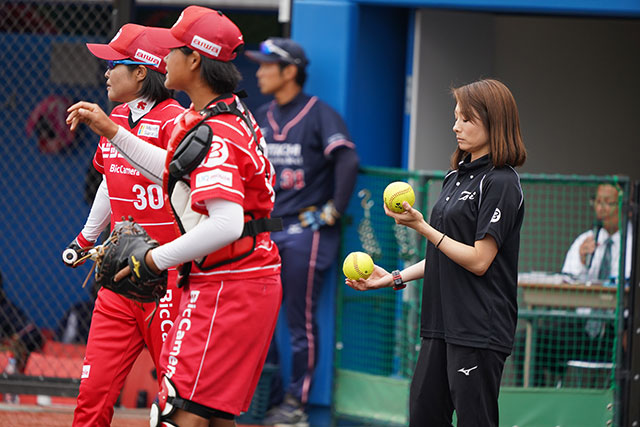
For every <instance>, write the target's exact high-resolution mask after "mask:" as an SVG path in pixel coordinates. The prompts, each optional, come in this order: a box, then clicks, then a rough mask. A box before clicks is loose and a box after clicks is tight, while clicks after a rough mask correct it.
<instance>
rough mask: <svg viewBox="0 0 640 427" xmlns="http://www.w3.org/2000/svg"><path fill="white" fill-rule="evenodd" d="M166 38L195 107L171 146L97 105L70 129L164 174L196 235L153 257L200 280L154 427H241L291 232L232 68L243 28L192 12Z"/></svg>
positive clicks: (167, 348) (154, 264)
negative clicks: (155, 142) (281, 218)
mask: <svg viewBox="0 0 640 427" xmlns="http://www.w3.org/2000/svg"><path fill="white" fill-rule="evenodd" d="M156 41H157V43H158V44H160V45H163V46H167V47H170V48H172V49H171V53H170V54H169V55H168V56H167V58H166V61H167V80H166V83H165V84H166V86H167V87H168V88H171V89H176V90H183V91H185V92H186V93H187V94H188V95H189V97H190V98H191V100H192V101H193V106H192V108H191V109H189V110H188V111H187V112H186V113H185V114H184V115H183V116H181V117H180V118H179V120H178V123H177V125H176V130H175V131H174V134H173V135H172V137H171V141H170V143H169V147H168V149H167V150H162V149H159V148H156V147H150V146H148V145H145V144H143V143H141V142H140V141H139V140H138V139H137V138H136V137H135V136H134V135H131V134H130V133H128V132H126V131H125V130H124V129H122V128H119V127H118V126H117V125H116V124H115V123H113V122H112V121H110V120H109V119H108V118H107V117H106V115H105V114H104V112H102V110H100V108H99V107H98V106H97V105H95V104H90V103H87V102H79V103H77V104H75V105H73V106H72V107H70V108H69V116H68V118H67V123H69V124H70V126H71V129H72V130H73V129H75V128H76V127H77V125H78V123H80V122H84V123H87V124H89V126H90V127H91V129H92V130H94V132H96V133H98V134H100V135H104V136H106V137H107V138H108V139H109V140H110V141H111V142H112V144H113V145H115V146H116V147H117V148H118V150H120V151H121V152H122V153H124V154H125V155H126V156H128V157H130V158H131V159H132V161H134V162H135V163H136V164H138V165H140V167H144V168H145V169H146V170H148V171H153V173H154V174H159V173H161V172H162V171H163V170H164V184H165V187H164V188H165V189H173V191H172V192H170V194H169V195H168V196H167V197H168V198H169V199H170V200H171V205H172V209H173V211H174V214H175V215H176V221H177V224H178V225H179V226H180V229H181V231H182V232H183V233H184V234H182V235H181V236H180V237H178V238H177V239H176V240H174V241H172V242H170V243H167V244H164V245H162V246H160V247H158V248H156V249H153V250H150V251H148V252H147V254H146V256H145V261H146V264H147V266H148V268H150V269H152V270H154V271H156V272H158V271H161V270H164V269H166V268H168V267H170V266H175V265H178V264H183V267H181V268H180V271H181V273H182V274H183V278H184V277H186V278H188V282H187V283H186V284H185V286H186V287H185V288H184V292H183V295H182V299H181V302H180V312H179V315H178V317H177V318H176V320H175V325H174V327H173V329H172V330H171V334H170V336H169V338H168V339H167V341H166V342H165V345H164V347H163V351H162V355H161V359H160V363H161V365H162V368H163V370H164V372H165V376H164V381H163V385H162V390H161V392H160V394H159V405H157V406H156V405H154V409H152V424H151V425H160V423H164V424H162V425H179V426H180V427H188V426H206V425H209V426H213V425H215V426H224V425H229V426H231V425H234V421H233V419H234V416H235V415H238V414H239V413H240V412H241V411H246V410H247V409H248V408H249V404H250V403H251V398H252V396H253V392H254V390H255V387H256V385H257V382H258V379H259V377H260V373H261V371H262V366H263V364H264V360H265V357H266V354H267V350H268V347H269V343H270V341H271V337H272V335H273V330H274V328H275V324H276V320H277V315H278V310H279V308H280V301H281V298H282V287H281V283H280V256H279V254H278V249H277V247H276V246H275V244H274V243H273V241H272V240H271V237H270V233H269V231H273V230H275V229H279V228H278V227H277V221H274V220H273V219H271V218H270V213H271V211H272V209H273V199H274V191H273V182H274V174H273V167H272V165H271V163H270V162H269V161H268V160H267V159H266V157H265V156H264V153H263V146H264V138H263V137H262V134H261V133H260V129H259V127H258V126H257V124H256V122H255V120H254V119H253V117H252V116H251V114H250V113H249V111H247V110H246V109H245V108H244V106H243V105H242V103H241V102H240V100H239V98H238V97H237V96H236V95H233V94H232V91H233V90H234V89H235V87H236V85H237V84H238V82H239V80H240V78H241V76H240V73H239V72H238V71H237V69H236V68H235V66H234V65H233V64H231V63H230V62H229V61H231V60H232V59H234V58H235V57H236V55H237V51H238V49H239V48H240V47H241V46H242V45H243V39H242V34H241V33H240V31H239V30H238V28H237V27H236V26H235V25H234V24H233V22H231V21H230V20H229V19H228V18H227V17H225V16H224V15H223V14H222V13H220V12H216V11H213V10H211V9H207V8H203V7H199V6H189V7H188V8H186V9H185V10H184V11H183V13H182V15H181V16H180V18H179V19H178V21H177V22H176V24H174V26H173V28H171V30H166V31H165V33H164V34H163V35H162V36H159V37H158V38H157V39H156ZM187 131H189V132H187ZM185 134H186V135H185ZM200 155H202V156H203V157H200ZM184 263H186V264H184ZM189 268H190V272H189V271H188V269H189ZM128 273H129V268H128V267H127V268H125V269H124V270H123V271H121V272H119V273H118V274H117V275H116V279H115V280H119V279H120V278H122V277H125V276H126V275H127V274H128ZM181 282H182V283H184V281H183V280H181Z"/></svg>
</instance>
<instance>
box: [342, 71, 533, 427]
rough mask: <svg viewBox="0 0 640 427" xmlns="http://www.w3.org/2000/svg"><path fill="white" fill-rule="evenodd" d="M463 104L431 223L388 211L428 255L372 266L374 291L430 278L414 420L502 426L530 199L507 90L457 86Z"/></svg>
mask: <svg viewBox="0 0 640 427" xmlns="http://www.w3.org/2000/svg"><path fill="white" fill-rule="evenodd" d="M452 93H453V96H454V97H455V100H456V102H457V104H456V108H455V112H454V115H455V122H454V125H453V131H454V133H455V134H456V140H457V143H458V147H457V149H456V151H455V152H454V153H453V155H452V157H451V170H450V171H449V173H448V174H447V175H446V177H445V179H444V182H443V185H442V193H441V194H440V197H439V199H438V201H437V202H436V204H435V206H434V207H433V211H432V213H431V218H430V221H429V222H428V223H427V222H426V221H425V220H424V218H423V216H422V214H421V213H420V212H418V211H417V210H415V209H413V208H411V207H410V206H409V204H408V203H406V202H405V205H404V208H405V211H404V212H402V213H394V212H391V211H390V210H388V209H387V208H386V207H385V213H386V214H387V215H388V216H390V217H392V218H394V219H395V221H396V223H397V224H402V225H405V226H407V227H410V228H413V229H415V230H416V231H418V232H419V233H420V234H422V235H423V236H425V237H426V238H427V239H428V240H429V243H428V244H427V253H426V257H425V259H424V260H422V261H420V262H419V263H417V264H414V265H412V266H410V267H408V268H406V269H404V270H403V271H394V272H393V273H389V272H387V271H385V270H384V269H383V268H381V267H379V266H376V267H375V270H374V272H373V274H372V275H371V277H370V278H369V279H367V280H358V281H351V280H346V283H347V284H348V285H349V286H351V287H352V288H354V289H358V290H368V289H377V288H383V287H389V286H394V288H395V289H402V288H403V287H404V282H408V281H411V280H416V279H420V278H422V277H424V278H425V281H424V289H423V293H422V319H421V328H420V336H421V337H422V345H421V349H420V354H419V356H418V362H417V365H416V369H415V371H414V375H413V380H412V382H411V394H410V402H409V414H410V425H411V426H416V427H417V426H420V427H422V426H443V425H451V421H452V415H453V411H454V410H455V411H456V416H457V419H458V426H472V425H473V426H476V425H481V426H497V425H498V392H499V388H500V379H501V376H502V369H503V367H504V362H505V359H506V358H507V356H508V355H509V353H510V352H511V348H512V346H513V337H514V334H515V328H516V321H517V303H516V293H517V276H518V252H519V244H520V228H521V226H522V220H523V218H524V199H523V194H522V188H521V187H520V178H519V176H518V174H517V173H516V171H515V170H514V169H513V168H514V167H516V166H520V165H522V164H523V163H524V161H525V159H526V149H525V147H524V144H523V142H522V137H521V135H520V122H519V118H518V109H517V106H516V103H515V100H514V99H513V95H512V94H511V92H510V91H509V89H508V88H507V87H506V86H505V85H504V84H502V83H501V82H499V81H496V80H479V81H476V82H473V83H471V84H468V85H465V86H462V87H459V88H456V89H453V90H452Z"/></svg>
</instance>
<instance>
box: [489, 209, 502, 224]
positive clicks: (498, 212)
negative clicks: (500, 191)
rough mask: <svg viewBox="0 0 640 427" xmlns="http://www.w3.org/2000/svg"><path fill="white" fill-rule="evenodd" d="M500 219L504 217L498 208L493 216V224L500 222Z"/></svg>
mask: <svg viewBox="0 0 640 427" xmlns="http://www.w3.org/2000/svg"><path fill="white" fill-rule="evenodd" d="M500 217H502V212H500V209H498V208H496V210H495V211H494V212H493V216H492V217H491V222H498V221H500Z"/></svg>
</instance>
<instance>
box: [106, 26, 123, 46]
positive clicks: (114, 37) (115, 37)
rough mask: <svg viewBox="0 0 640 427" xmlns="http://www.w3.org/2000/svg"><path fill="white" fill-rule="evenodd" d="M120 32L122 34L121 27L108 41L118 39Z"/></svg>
mask: <svg viewBox="0 0 640 427" xmlns="http://www.w3.org/2000/svg"><path fill="white" fill-rule="evenodd" d="M120 34H122V28H120V29H119V30H118V32H117V33H116V35H115V36H113V38H112V39H111V41H110V42H109V43H113V42H114V41H116V40H117V39H118V37H120Z"/></svg>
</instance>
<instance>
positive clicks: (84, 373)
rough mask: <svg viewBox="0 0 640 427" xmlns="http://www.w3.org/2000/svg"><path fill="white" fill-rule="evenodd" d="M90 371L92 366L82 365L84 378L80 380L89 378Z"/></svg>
mask: <svg viewBox="0 0 640 427" xmlns="http://www.w3.org/2000/svg"><path fill="white" fill-rule="evenodd" d="M90 371H91V365H82V376H81V377H80V378H89V372H90Z"/></svg>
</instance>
